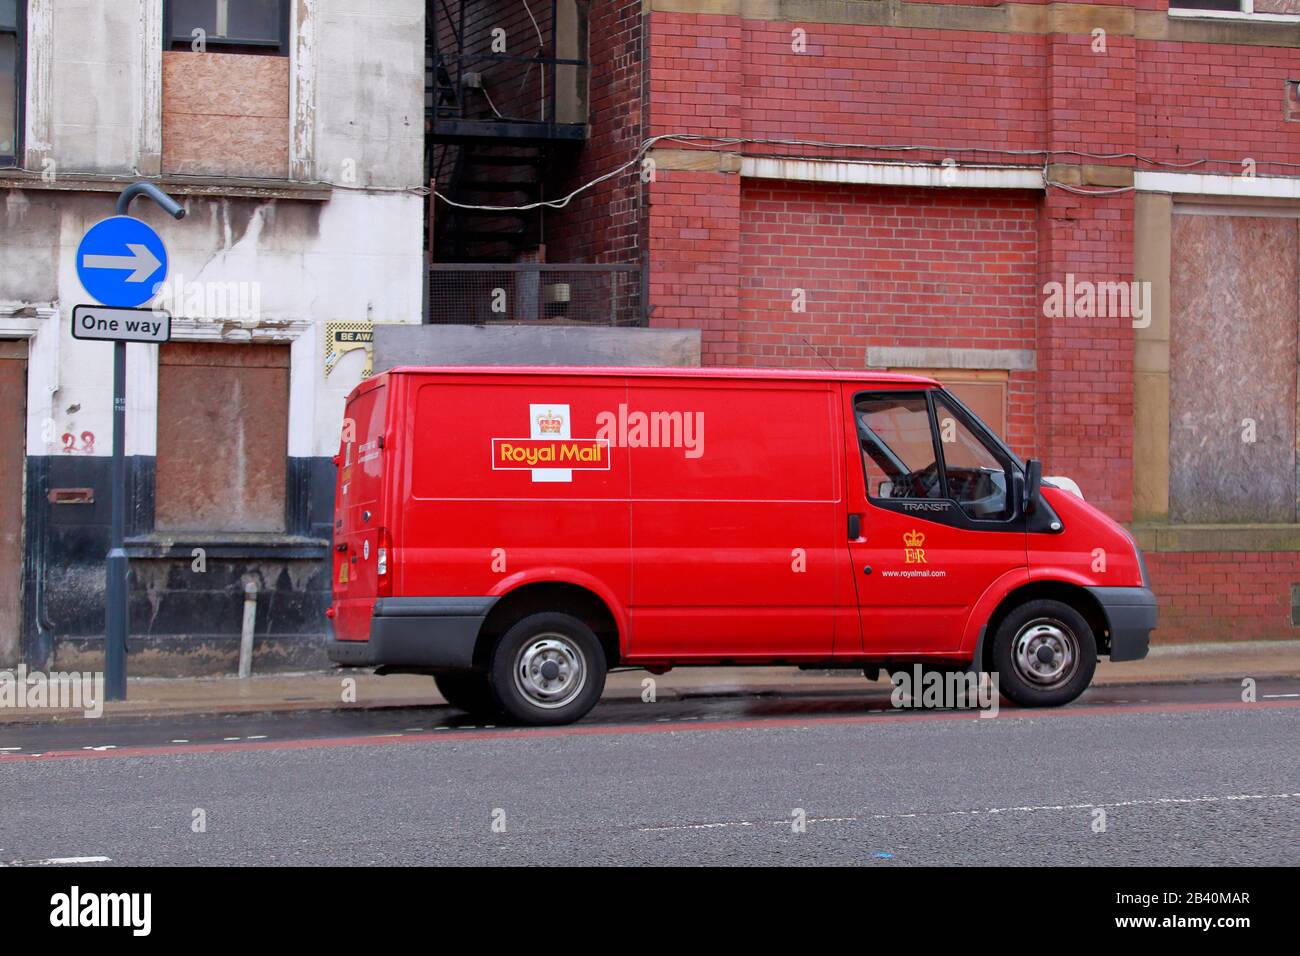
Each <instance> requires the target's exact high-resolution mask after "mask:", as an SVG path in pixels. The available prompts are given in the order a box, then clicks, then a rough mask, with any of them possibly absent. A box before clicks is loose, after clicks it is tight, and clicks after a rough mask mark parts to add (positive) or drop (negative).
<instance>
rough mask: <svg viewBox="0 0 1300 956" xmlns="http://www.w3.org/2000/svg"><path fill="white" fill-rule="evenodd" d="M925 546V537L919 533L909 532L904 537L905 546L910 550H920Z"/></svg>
mask: <svg viewBox="0 0 1300 956" xmlns="http://www.w3.org/2000/svg"><path fill="white" fill-rule="evenodd" d="M923 544H925V535H923V534H921V532H919V531H909V532H907V534H905V535H903V546H904V547H908V548H919V547H920V546H921V545H923Z"/></svg>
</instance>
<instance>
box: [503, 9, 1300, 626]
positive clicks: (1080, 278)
mask: <svg viewBox="0 0 1300 956" xmlns="http://www.w3.org/2000/svg"><path fill="white" fill-rule="evenodd" d="M1184 2H1191V3H1194V4H1195V5H1196V6H1197V7H1201V8H1214V9H1190V8H1185V7H1184V8H1176V9H1169V8H1168V6H1167V3H1166V0H1122V2H1114V3H1070V2H1050V3H1048V2H1034V0H1026V2H1009V3H988V2H981V0H959V2H947V3H931V2H923V0H861V2H849V3H845V2H839V0H797V2H795V0H788V2H781V0H609V2H603V0H595V2H592V3H591V4H590V6H589V8H588V6H587V5H586V4H583V3H578V4H577V7H578V9H579V11H580V12H581V13H583V14H585V15H586V16H587V17H588V19H589V34H588V39H587V43H586V47H587V50H586V56H587V58H588V59H589V63H590V70H589V87H588V89H589V92H588V100H587V128H586V129H585V130H584V131H583V136H584V138H583V139H582V140H580V141H579V142H576V143H575V144H574V145H573V146H572V149H571V151H569V152H565V153H561V154H558V155H559V156H560V159H559V161H558V162H553V163H552V164H551V165H550V167H549V173H548V174H547V175H548V176H549V179H547V181H546V182H547V185H546V190H545V195H546V196H548V197H561V196H565V195H567V194H568V193H569V192H570V191H572V190H575V189H579V188H580V187H583V186H584V185H586V184H589V183H591V182H592V181H593V180H597V178H598V177H602V176H605V175H606V174H609V173H611V172H613V171H615V170H620V171H619V172H618V173H617V174H616V175H613V176H610V177H609V178H606V179H604V180H602V181H600V182H597V183H596V184H595V185H592V186H589V188H586V189H585V190H583V191H581V192H580V193H579V194H578V195H577V196H575V197H574V198H573V199H572V200H571V201H570V202H568V203H566V204H564V206H563V208H558V209H547V210H545V211H544V212H543V213H542V214H541V216H540V223H539V224H538V230H537V233H536V235H535V236H534V238H535V240H536V241H535V242H534V243H533V244H532V246H531V247H530V248H528V249H524V250H515V251H516V252H517V253H518V257H519V258H523V257H526V256H533V257H534V258H544V259H545V260H547V261H551V262H587V263H592V262H611V263H613V262H618V263H628V264H635V265H638V266H640V267H642V269H643V285H642V287H641V302H640V307H641V309H642V314H643V315H644V316H645V320H646V321H647V322H648V324H649V325H650V326H652V327H678V328H692V329H699V330H701V338H702V361H703V362H704V363H705V364H715V365H752V366H795V367H819V366H823V365H827V364H829V365H833V366H835V367H837V368H865V367H878V368H892V369H899V370H925V371H927V372H928V373H930V374H933V375H935V376H936V377H938V378H940V379H941V380H943V381H945V382H948V383H950V384H951V385H952V387H954V388H955V389H956V390H957V391H958V392H959V393H961V394H963V395H965V396H966V397H967V399H968V401H969V402H970V403H971V404H973V405H974V406H975V407H976V408H977V409H978V410H979V411H980V412H981V414H982V415H984V416H985V417H986V418H987V419H989V420H990V421H991V424H993V425H994V427H995V428H996V429H997V430H999V431H1001V432H1002V433H1003V434H1004V435H1005V436H1006V437H1007V438H1008V440H1009V441H1010V443H1011V444H1012V445H1013V446H1014V447H1015V448H1017V450H1019V451H1020V452H1021V453H1023V454H1026V455H1028V454H1030V453H1032V454H1033V455H1035V456H1037V457H1040V458H1041V459H1043V462H1044V466H1045V470H1046V473H1047V474H1050V475H1066V476H1069V477H1071V478H1073V479H1074V480H1075V481H1077V482H1078V484H1079V485H1080V486H1081V488H1082V490H1083V492H1084V494H1085V496H1086V497H1087V498H1088V499H1089V500H1090V501H1092V502H1094V503H1096V504H1098V505H1099V506H1100V507H1102V508H1103V509H1104V510H1106V511H1107V512H1108V513H1110V514H1111V515H1113V516H1114V517H1116V518H1117V519H1119V520H1121V521H1125V522H1132V523H1133V526H1134V529H1135V532H1136V534H1137V536H1138V538H1139V541H1140V543H1141V544H1142V545H1143V547H1144V549H1145V550H1146V552H1147V556H1148V563H1149V566H1150V569H1151V572H1152V576H1153V578H1154V581H1153V585H1154V588H1155V590H1156V592H1157V593H1158V595H1159V596H1160V599H1161V602H1162V612H1161V613H1162V616H1161V626H1160V628H1159V631H1158V632H1157V633H1156V640H1157V641H1160V642H1175V641H1186V640H1237V639H1251V638H1289V637H1295V636H1296V631H1295V627H1296V624H1295V621H1296V620H1297V618H1296V616H1295V615H1296V613H1297V612H1295V611H1294V610H1293V605H1295V604H1296V603H1297V602H1300V598H1298V597H1296V592H1297V590H1298V589H1300V523H1298V521H1300V519H1298V517H1297V502H1300V484H1298V480H1300V479H1298V477H1297V458H1296V446H1297V435H1298V434H1300V430H1298V428H1297V328H1298V327H1300V225H1298V224H1300V178H1298V177H1297V173H1298V172H1300V165H1297V164H1300V122H1298V121H1300V94H1298V93H1297V88H1298V87H1300V2H1297V0H1253V2H1252V0H1184ZM491 6H494V5H487V6H486V7H485V8H484V11H487V12H490V10H489V8H490V7H491ZM481 12H483V11H481ZM487 12H485V13H484V15H485V16H487ZM493 15H501V14H500V11H499V10H498V11H497V13H496V14H493ZM489 19H490V17H489ZM516 152H518V151H516Z"/></svg>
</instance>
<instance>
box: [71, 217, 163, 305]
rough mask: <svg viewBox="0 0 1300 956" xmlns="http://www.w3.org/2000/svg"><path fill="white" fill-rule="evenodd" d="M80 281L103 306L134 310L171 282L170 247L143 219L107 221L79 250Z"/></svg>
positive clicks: (97, 225)
mask: <svg viewBox="0 0 1300 956" xmlns="http://www.w3.org/2000/svg"><path fill="white" fill-rule="evenodd" d="M77 278H78V279H80V280H81V285H82V287H83V288H84V289H85V290H86V291H87V292H88V293H90V297H91V298H92V299H94V300H95V301H96V302H98V303H99V304H100V305H113V306H120V307H122V308H126V309H133V308H135V307H136V306H139V305H144V303H146V302H148V301H149V300H150V299H152V298H153V297H154V296H155V295H156V294H157V291H158V288H159V287H160V286H161V285H162V282H163V280H164V279H166V278H167V247H166V246H164V245H163V241H162V239H161V238H160V237H159V235H158V233H156V232H154V231H153V229H152V228H150V227H149V226H148V225H146V224H145V223H143V222H141V221H140V220H139V219H135V218H133V217H131V216H112V217H110V218H108V219H103V220H101V221H99V222H97V223H95V224H94V225H93V226H91V227H90V228H89V229H88V230H86V234H85V235H84V236H83V237H82V239H81V245H79V246H78V247H77Z"/></svg>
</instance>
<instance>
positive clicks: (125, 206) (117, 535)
mask: <svg viewBox="0 0 1300 956" xmlns="http://www.w3.org/2000/svg"><path fill="white" fill-rule="evenodd" d="M137 196H146V197H148V198H149V199H152V200H153V201H154V202H156V203H157V204H158V205H159V206H161V207H162V208H163V210H164V211H165V212H166V213H167V214H168V215H169V216H171V217H172V218H173V219H184V218H185V210H184V209H183V208H182V207H181V205H180V203H178V202H177V201H176V200H174V199H172V197H171V196H168V195H167V194H166V193H165V192H163V191H162V190H161V189H159V188H158V187H157V186H155V185H153V183H132V184H131V185H130V186H127V187H126V188H125V189H123V190H122V194H121V195H120V196H118V197H117V214H118V215H119V216H126V215H129V214H130V213H129V212H128V210H129V209H130V207H131V201H132V200H133V199H135V198H136V197H137ZM112 482H113V498H112V510H111V523H110V529H109V544H108V582H107V583H108V587H107V593H106V595H105V598H106V605H105V614H106V619H105V624H104V696H105V697H106V698H107V699H108V700H126V638H127V634H128V633H129V625H128V615H127V607H128V605H127V574H128V572H129V567H128V563H127V557H126V545H125V537H126V343H125V342H121V341H118V342H114V343H113V468H112Z"/></svg>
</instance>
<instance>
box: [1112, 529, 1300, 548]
mask: <svg viewBox="0 0 1300 956" xmlns="http://www.w3.org/2000/svg"><path fill="white" fill-rule="evenodd" d="M1133 537H1135V538H1136V539H1137V543H1138V547H1140V548H1141V549H1142V550H1143V551H1144V552H1146V553H1148V554H1160V553H1170V552H1180V551H1183V552H1186V551H1205V552H1211V551H1300V524H1231V525H1229V524H1167V523H1156V522H1138V523H1136V524H1134V525H1133Z"/></svg>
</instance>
